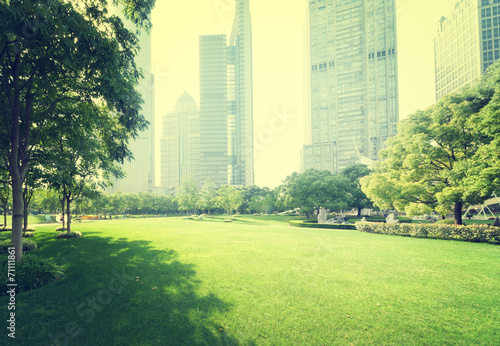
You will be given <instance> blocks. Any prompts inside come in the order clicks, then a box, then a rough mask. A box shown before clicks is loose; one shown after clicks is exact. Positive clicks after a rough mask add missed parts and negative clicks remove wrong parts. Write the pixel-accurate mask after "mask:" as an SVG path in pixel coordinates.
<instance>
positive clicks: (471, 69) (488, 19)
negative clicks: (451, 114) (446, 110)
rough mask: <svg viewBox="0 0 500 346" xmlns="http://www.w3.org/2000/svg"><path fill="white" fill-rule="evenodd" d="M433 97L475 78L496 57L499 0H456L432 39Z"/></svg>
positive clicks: (499, 54) (498, 52)
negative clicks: (434, 69) (434, 67)
mask: <svg viewBox="0 0 500 346" xmlns="http://www.w3.org/2000/svg"><path fill="white" fill-rule="evenodd" d="M434 55H435V66H436V100H439V99H440V98H441V97H442V96H444V95H446V94H449V93H451V92H454V91H457V90H459V89H460V88H462V87H464V86H465V85H467V84H471V83H473V82H474V81H475V80H477V79H478V78H479V77H480V76H481V75H482V74H483V73H484V72H485V71H486V69H487V68H488V67H489V66H490V65H491V64H493V63H494V62H495V61H496V60H497V59H499V58H500V0H459V1H457V3H456V4H455V7H454V8H453V11H452V13H451V14H450V15H449V16H448V17H447V18H445V17H442V18H441V20H440V21H439V24H438V30H437V35H436V38H435V39H434Z"/></svg>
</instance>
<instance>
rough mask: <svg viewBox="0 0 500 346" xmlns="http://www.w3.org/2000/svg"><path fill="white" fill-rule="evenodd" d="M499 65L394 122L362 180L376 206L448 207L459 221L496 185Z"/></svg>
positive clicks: (411, 209) (408, 210)
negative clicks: (372, 168) (392, 133)
mask: <svg viewBox="0 0 500 346" xmlns="http://www.w3.org/2000/svg"><path fill="white" fill-rule="evenodd" d="M499 67H500V65H499V64H498V63H497V64H495V65H494V67H493V68H492V69H490V70H489V71H488V73H487V74H486V75H485V76H484V77H483V78H482V79H481V80H480V81H479V82H478V83H477V84H476V85H475V86H472V87H467V88H464V89H463V90H461V91H460V92H457V93H452V94H449V95H446V96H444V97H443V98H441V99H440V100H439V101H438V102H437V103H436V104H435V105H433V106H431V107H429V108H428V109H426V110H424V111H418V112H416V113H414V114H412V115H410V117H408V118H407V119H405V120H403V121H401V122H400V123H399V126H398V134H397V135H396V137H395V138H393V139H389V140H388V141H387V147H386V148H385V149H384V150H382V151H381V153H380V156H381V158H382V162H380V163H378V165H377V167H376V169H375V172H374V173H373V174H372V175H370V176H367V177H365V178H363V179H362V190H363V192H365V193H366V195H367V196H368V197H369V198H370V199H372V201H373V202H374V203H375V205H377V206H378V207H380V208H383V209H388V208H396V209H398V210H400V211H404V212H406V213H407V214H409V215H415V214H424V213H428V212H431V211H433V210H436V211H437V212H439V213H440V214H442V215H446V214H448V213H450V212H452V211H453V214H454V217H455V222H456V224H462V210H463V208H464V207H465V206H466V205H471V204H479V203H482V202H483V201H484V200H485V199H487V198H489V197H490V196H491V194H492V192H493V191H494V190H495V189H496V188H498V187H499V186H500V184H499V183H500V181H499V173H500V170H499V169H500V168H499V167H500V165H499V162H500V161H499V151H498V148H499V147H498V141H499V133H500V126H499V120H498V119H499V117H500V115H499V113H498V109H499V107H500V103H499V101H500V100H499V97H500V94H499V93H500V88H499V82H500V71H499Z"/></svg>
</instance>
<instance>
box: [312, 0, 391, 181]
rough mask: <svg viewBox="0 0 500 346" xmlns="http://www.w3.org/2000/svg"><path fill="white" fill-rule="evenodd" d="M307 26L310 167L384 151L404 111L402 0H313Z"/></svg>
mask: <svg viewBox="0 0 500 346" xmlns="http://www.w3.org/2000/svg"><path fill="white" fill-rule="evenodd" d="M306 29H307V31H308V32H307V36H306V41H307V42H306V44H307V49H308V51H309V56H308V57H307V59H306V60H307V61H308V62H307V71H308V72H307V81H306V83H305V84H306V85H307V87H308V88H309V90H308V95H307V96H308V97H307V100H306V104H307V105H308V116H309V119H308V122H309V124H307V125H308V128H309V133H308V137H309V138H308V139H307V142H306V143H307V144H306V145H305V146H304V148H303V151H302V169H304V170H306V169H309V168H316V169H326V170H329V171H331V172H338V171H339V170H341V169H343V168H345V167H347V166H349V165H352V164H356V163H359V162H360V160H362V159H366V158H369V159H372V160H376V159H378V152H379V151H380V150H381V149H382V148H383V146H384V143H385V141H386V139H387V138H389V137H391V136H394V135H395V134H396V123H397V121H398V118H399V115H398V113H399V112H398V72H397V54H398V51H397V39H396V11H395V0H389V1H388V0H311V1H309V8H308V23H307V25H306ZM363 161H364V160H363Z"/></svg>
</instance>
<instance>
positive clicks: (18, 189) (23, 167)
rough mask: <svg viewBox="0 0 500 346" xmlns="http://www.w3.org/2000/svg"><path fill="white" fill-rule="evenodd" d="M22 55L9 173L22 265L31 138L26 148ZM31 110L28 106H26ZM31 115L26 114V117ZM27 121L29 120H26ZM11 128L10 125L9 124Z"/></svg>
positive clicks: (15, 81)
mask: <svg viewBox="0 0 500 346" xmlns="http://www.w3.org/2000/svg"><path fill="white" fill-rule="evenodd" d="M20 61H21V53H20V52H19V51H18V52H16V53H15V59H14V63H13V65H12V72H13V78H12V79H13V83H12V84H13V93H12V94H13V102H12V103H13V107H12V111H11V119H10V120H11V124H10V125H11V126H12V129H11V135H10V153H9V171H10V176H11V178H12V245H13V246H14V248H15V252H16V254H15V261H16V263H20V262H21V261H22V259H23V236H22V230H23V209H24V207H23V182H24V178H25V177H26V171H27V167H28V163H29V158H28V157H26V155H24V153H25V151H23V149H27V145H28V144H29V137H27V138H24V141H25V143H24V144H25V147H23V145H22V140H21V133H20V130H21V123H22V122H21V117H20V115H21V92H20V88H19V81H20V78H19V71H20V64H21V63H20ZM26 106H27V107H26V108H27V110H28V109H29V107H28V104H27V105H26ZM28 115H29V113H28V112H26V116H28ZM26 120H27V119H26ZM24 125H25V126H27V127H26V130H27V131H26V132H28V131H29V122H28V123H27V124H24ZM7 127H9V124H7Z"/></svg>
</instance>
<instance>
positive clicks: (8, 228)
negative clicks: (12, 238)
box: [0, 226, 36, 232]
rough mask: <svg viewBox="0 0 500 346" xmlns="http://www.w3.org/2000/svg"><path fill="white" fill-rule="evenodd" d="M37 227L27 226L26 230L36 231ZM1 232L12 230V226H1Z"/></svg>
mask: <svg viewBox="0 0 500 346" xmlns="http://www.w3.org/2000/svg"><path fill="white" fill-rule="evenodd" d="M35 231H36V229H35V228H34V227H28V228H26V232H35ZM0 232H12V227H10V226H7V227H0Z"/></svg>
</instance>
